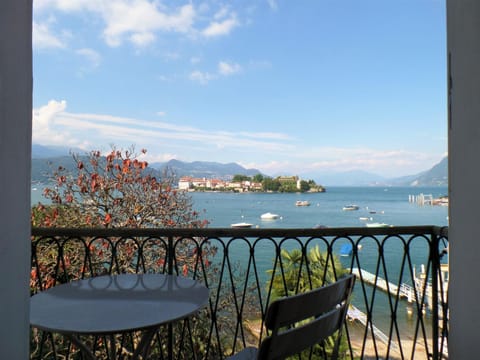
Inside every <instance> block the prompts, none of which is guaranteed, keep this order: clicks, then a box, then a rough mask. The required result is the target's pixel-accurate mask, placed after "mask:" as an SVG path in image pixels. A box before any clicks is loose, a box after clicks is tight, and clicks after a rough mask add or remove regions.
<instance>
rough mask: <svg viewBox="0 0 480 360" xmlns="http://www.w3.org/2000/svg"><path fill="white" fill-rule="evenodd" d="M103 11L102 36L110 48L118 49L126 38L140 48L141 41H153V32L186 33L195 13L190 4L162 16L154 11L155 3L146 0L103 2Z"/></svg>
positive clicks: (157, 10) (162, 13)
mask: <svg viewBox="0 0 480 360" xmlns="http://www.w3.org/2000/svg"><path fill="white" fill-rule="evenodd" d="M105 10H106V11H102V12H101V15H102V17H103V18H104V20H105V23H106V27H105V29H104V32H103V35H104V38H105V41H106V42H107V44H108V45H110V46H118V45H121V44H122V42H123V40H124V37H125V36H126V35H129V34H130V36H129V38H130V41H132V42H133V43H134V44H135V45H139V44H140V45H142V46H143V45H145V41H153V32H155V31H172V32H178V33H187V32H188V31H190V30H191V28H192V25H193V20H194V17H195V10H194V8H193V6H192V5H190V4H188V5H184V6H182V7H180V8H179V9H178V10H177V11H176V12H172V13H166V12H162V11H160V9H158V6H157V3H156V2H152V3H151V2H148V1H146V0H137V1H135V2H125V1H119V2H107V3H106V6H105Z"/></svg>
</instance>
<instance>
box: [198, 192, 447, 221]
mask: <svg viewBox="0 0 480 360" xmlns="http://www.w3.org/2000/svg"><path fill="white" fill-rule="evenodd" d="M420 193H423V194H431V195H433V196H434V197H439V196H441V195H446V194H447V188H438V187H435V188H411V187H394V188H380V187H329V188H328V189H327V192H325V193H312V194H277V193H235V194H234V193H215V192H209V193H201V192H195V193H192V198H193V201H194V208H195V209H197V210H205V213H204V218H206V219H207V220H209V221H210V226H209V227H230V225H231V224H232V223H238V222H248V223H251V224H253V226H254V227H257V226H258V227H260V228H312V227H314V226H315V225H325V226H328V227H350V226H365V222H366V221H363V220H360V219H359V218H360V217H368V218H372V219H371V221H370V222H380V223H387V224H390V225H397V226H400V225H438V226H447V225H448V220H447V216H448V208H447V207H444V206H419V205H417V204H413V203H409V202H408V196H409V195H418V194H420ZM297 200H308V201H309V202H310V203H311V206H295V201H297ZM348 204H356V205H358V206H359V207H360V209H359V210H358V211H343V210H342V208H343V206H345V205H348ZM371 211H375V212H376V213H375V214H371V213H370V212H371ZM266 212H272V213H276V214H278V215H280V216H281V218H280V219H278V220H274V221H271V220H270V221H265V220H261V219H260V215H261V214H263V213H266Z"/></svg>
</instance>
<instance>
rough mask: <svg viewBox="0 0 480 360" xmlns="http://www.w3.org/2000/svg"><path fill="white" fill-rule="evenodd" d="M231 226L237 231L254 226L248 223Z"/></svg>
mask: <svg viewBox="0 0 480 360" xmlns="http://www.w3.org/2000/svg"><path fill="white" fill-rule="evenodd" d="M230 226H231V227H232V228H235V229H246V228H251V227H252V226H253V224H250V223H246V222H239V223H235V224H231V225H230Z"/></svg>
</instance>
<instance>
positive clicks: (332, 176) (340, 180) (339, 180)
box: [301, 170, 387, 186]
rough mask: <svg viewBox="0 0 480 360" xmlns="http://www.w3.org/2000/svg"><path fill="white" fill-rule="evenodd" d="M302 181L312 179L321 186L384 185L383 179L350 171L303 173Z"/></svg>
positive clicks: (375, 175) (362, 172)
mask: <svg viewBox="0 0 480 360" xmlns="http://www.w3.org/2000/svg"><path fill="white" fill-rule="evenodd" d="M301 177H302V178H304V179H314V180H315V182H316V183H317V184H322V185H323V186H374V185H380V184H385V182H386V181H387V180H386V179H385V178H384V177H382V176H380V175H377V174H374V173H370V172H367V171H362V170H352V171H344V172H336V173H305V174H302V176H301Z"/></svg>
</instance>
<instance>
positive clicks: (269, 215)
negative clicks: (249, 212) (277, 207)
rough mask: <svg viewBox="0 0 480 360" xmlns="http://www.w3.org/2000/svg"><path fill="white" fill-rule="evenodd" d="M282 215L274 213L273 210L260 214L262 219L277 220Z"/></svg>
mask: <svg viewBox="0 0 480 360" xmlns="http://www.w3.org/2000/svg"><path fill="white" fill-rule="evenodd" d="M279 217H280V215H278V214H273V213H271V212H267V213H265V214H262V215H260V218H261V219H262V220H276V219H278V218H279Z"/></svg>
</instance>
